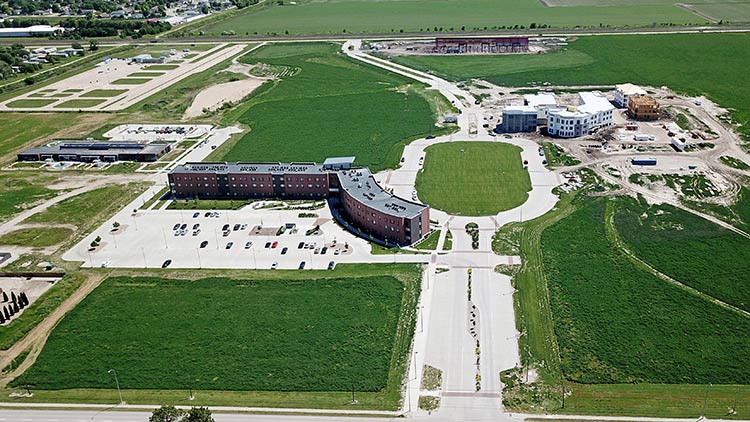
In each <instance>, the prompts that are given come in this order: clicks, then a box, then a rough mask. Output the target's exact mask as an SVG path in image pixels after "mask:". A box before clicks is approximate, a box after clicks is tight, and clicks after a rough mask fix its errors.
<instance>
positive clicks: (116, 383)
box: [107, 369, 125, 404]
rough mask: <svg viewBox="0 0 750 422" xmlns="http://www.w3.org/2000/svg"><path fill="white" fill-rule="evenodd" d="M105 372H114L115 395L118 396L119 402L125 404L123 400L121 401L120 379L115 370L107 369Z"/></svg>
mask: <svg viewBox="0 0 750 422" xmlns="http://www.w3.org/2000/svg"><path fill="white" fill-rule="evenodd" d="M107 373H110V374H114V376H115V385H117V395H118V396H120V404H125V402H124V401H122V391H121V390H120V381H119V380H118V379H117V371H115V370H114V369H110V370H109V371H107Z"/></svg>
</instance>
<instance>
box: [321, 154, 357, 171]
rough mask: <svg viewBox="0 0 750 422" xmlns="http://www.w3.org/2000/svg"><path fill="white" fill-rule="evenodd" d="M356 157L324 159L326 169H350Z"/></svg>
mask: <svg viewBox="0 0 750 422" xmlns="http://www.w3.org/2000/svg"><path fill="white" fill-rule="evenodd" d="M355 158H356V157H332V158H326V160H325V161H323V168H324V169H325V170H349V169H350V168H352V164H354V160H355Z"/></svg>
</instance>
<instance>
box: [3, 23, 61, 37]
mask: <svg viewBox="0 0 750 422" xmlns="http://www.w3.org/2000/svg"><path fill="white" fill-rule="evenodd" d="M63 32H65V29H64V28H63V27H61V26H49V25H32V26H29V27H26V28H0V38H19V37H38V36H45V37H49V36H53V35H57V34H62V33H63Z"/></svg>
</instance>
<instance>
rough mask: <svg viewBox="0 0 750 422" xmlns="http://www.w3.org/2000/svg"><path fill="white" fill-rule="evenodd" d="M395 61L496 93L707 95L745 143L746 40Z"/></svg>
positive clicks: (700, 39) (628, 43) (715, 37)
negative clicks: (638, 90) (583, 89)
mask: <svg viewBox="0 0 750 422" xmlns="http://www.w3.org/2000/svg"><path fill="white" fill-rule="evenodd" d="M555 10H558V9H557V8H555ZM395 61H396V62H398V63H401V64H405V65H408V66H413V67H415V68H417V69H422V70H424V69H432V70H434V71H435V72H436V73H437V74H438V75H442V76H446V77H449V78H451V79H455V80H462V79H468V78H471V77H478V78H483V79H486V80H488V81H490V82H493V83H496V84H499V85H500V86H525V85H527V84H530V83H535V84H541V83H542V82H549V83H551V84H552V85H613V84H617V83H623V82H632V83H636V84H644V85H651V86H657V87H658V86H663V85H666V86H669V87H670V88H672V89H675V90H676V91H678V92H683V93H686V94H689V95H697V94H706V95H707V96H708V97H709V98H711V99H712V100H713V101H715V102H717V103H719V104H720V105H721V106H723V107H727V108H730V109H734V110H733V112H732V115H733V117H734V118H735V120H737V121H738V122H739V123H742V124H743V127H741V128H740V130H741V131H743V133H745V134H746V136H750V107H748V106H747V104H748V103H750V85H748V84H746V83H744V78H743V76H742V75H744V73H745V70H746V69H747V68H748V67H750V34H670V35H627V36H602V37H581V38H579V39H578V40H576V41H574V42H571V43H570V45H569V46H568V47H567V48H564V49H563V50H561V51H559V52H555V53H550V54H539V55H513V56H467V57H456V56H450V57H436V56H410V57H407V56H401V57H398V58H396V59H395ZM685 63H690V65H689V66H685ZM675 69H679V70H680V71H679V72H675Z"/></svg>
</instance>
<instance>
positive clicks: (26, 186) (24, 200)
mask: <svg viewBox="0 0 750 422" xmlns="http://www.w3.org/2000/svg"><path fill="white" fill-rule="evenodd" d="M53 181H54V178H52V177H44V176H40V175H38V174H29V173H5V174H2V175H0V220H8V219H10V218H12V217H13V216H14V215H16V214H18V213H20V212H21V211H23V210H25V209H28V208H30V207H33V206H34V205H37V204H39V203H41V202H42V201H44V200H46V199H50V198H53V197H54V196H55V195H57V193H58V192H56V191H54V190H52V189H49V188H47V187H46V186H45V185H46V184H47V183H51V182H53Z"/></svg>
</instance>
